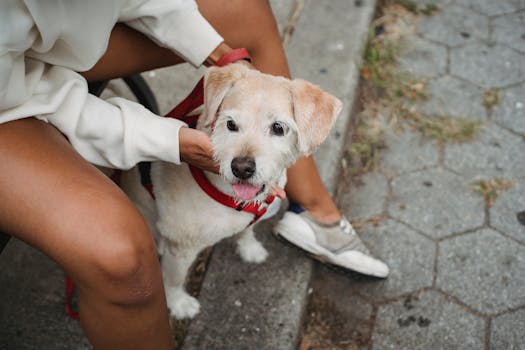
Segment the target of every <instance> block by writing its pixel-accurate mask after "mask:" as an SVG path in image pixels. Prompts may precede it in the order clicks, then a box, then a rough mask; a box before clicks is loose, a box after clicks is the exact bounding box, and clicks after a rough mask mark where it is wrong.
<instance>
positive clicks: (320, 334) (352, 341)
mask: <svg viewBox="0 0 525 350" xmlns="http://www.w3.org/2000/svg"><path fill="white" fill-rule="evenodd" d="M323 294H324V293H323ZM307 318H308V321H307V322H306V325H305V329H304V336H303V338H302V340H301V344H300V346H299V350H343V349H344V350H364V349H368V348H369V346H370V331H369V329H370V328H371V325H370V324H369V323H370V321H364V320H360V319H357V318H354V317H349V316H348V314H346V313H345V312H343V311H341V307H340V305H339V306H338V305H337V303H336V302H334V301H332V300H329V299H327V298H324V297H323V295H321V293H312V295H311V300H310V303H309V305H308V309H307Z"/></svg>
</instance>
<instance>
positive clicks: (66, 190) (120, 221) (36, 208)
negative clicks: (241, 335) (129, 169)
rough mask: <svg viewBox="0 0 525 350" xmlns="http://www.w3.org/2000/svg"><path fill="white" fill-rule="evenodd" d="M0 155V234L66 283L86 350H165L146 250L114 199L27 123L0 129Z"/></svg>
mask: <svg viewBox="0 0 525 350" xmlns="http://www.w3.org/2000/svg"><path fill="white" fill-rule="evenodd" d="M0 149H2V152H0V164H2V172H0V198H2V201H0V230H1V231H4V232H8V233H9V234H11V235H13V236H15V237H17V238H19V239H21V240H23V241H25V242H27V243H28V244H30V245H32V246H33V247H35V248H37V249H39V250H41V251H42V252H44V253H45V254H47V255H48V256H50V257H51V258H52V259H53V260H55V261H56V262H57V263H58V264H60V265H61V266H62V267H63V268H64V270H65V271H66V273H68V274H69V276H70V277H71V278H72V279H73V280H74V281H75V282H76V284H77V286H78V291H79V312H80V321H81V324H82V327H83V329H84V330H85V333H86V335H87V337H88V339H89V340H90V341H91V343H92V344H93V345H94V347H95V348H96V349H169V348H173V347H172V338H171V336H170V328H169V320H168V313H167V307H166V301H165V296H164V290H163V286H162V278H161V273H160V267H159V263H158V260H157V255H156V250H155V247H154V243H153V240H152V237H151V235H150V232H149V230H148V228H147V226H146V224H145V222H144V220H143V218H142V217H141V216H140V214H139V213H138V211H137V210H136V209H135V207H134V206H133V204H132V203H131V202H130V201H129V200H128V199H127V197H126V196H125V195H124V193H122V192H121V191H120V189H119V188H118V187H117V186H115V185H114V184H113V183H112V182H111V181H110V180H109V179H107V178H106V177H105V176H104V175H103V174H102V173H100V172H99V171H98V170H97V169H96V168H95V167H93V166H91V165H90V164H88V163H87V162H86V161H84V160H83V159H82V158H81V157H80V156H79V155H78V154H77V153H76V152H75V151H74V150H73V149H72V147H71V146H70V145H69V143H68V142H67V141H66V139H65V138H64V137H63V136H62V135H61V134H60V133H59V132H58V131H57V130H56V129H55V128H54V127H52V126H51V125H50V124H47V123H44V122H41V121H38V120H36V119H34V118H27V119H22V120H17V121H13V122H9V123H4V124H0Z"/></svg>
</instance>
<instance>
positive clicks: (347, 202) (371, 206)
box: [339, 173, 388, 219]
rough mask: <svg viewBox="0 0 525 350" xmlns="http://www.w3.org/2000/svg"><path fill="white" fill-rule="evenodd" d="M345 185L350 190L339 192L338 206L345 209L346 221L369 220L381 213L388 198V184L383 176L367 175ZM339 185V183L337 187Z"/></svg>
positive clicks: (377, 174)
mask: <svg viewBox="0 0 525 350" xmlns="http://www.w3.org/2000/svg"><path fill="white" fill-rule="evenodd" d="M345 182H346V181H345ZM346 183H347V184H348V185H349V186H350V188H346V189H345V190H344V191H340V193H341V195H340V198H339V205H340V206H341V207H342V208H345V209H346V210H345V214H346V215H347V217H348V219H359V218H369V217H372V216H375V215H378V214H381V213H382V212H383V208H384V205H385V202H386V197H387V196H388V182H387V179H386V177H385V176H384V175H382V174H379V173H367V174H364V175H362V176H360V177H359V178H358V179H356V178H353V179H352V180H351V181H348V182H346ZM341 184H342V182H341V181H340V182H339V186H340V185H341ZM339 190H341V189H339Z"/></svg>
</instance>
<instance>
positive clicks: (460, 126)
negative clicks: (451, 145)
mask: <svg viewBox="0 0 525 350" xmlns="http://www.w3.org/2000/svg"><path fill="white" fill-rule="evenodd" d="M400 117H401V118H402V119H404V120H405V121H407V122H408V124H409V125H410V126H411V127H412V128H413V129H416V130H418V131H419V132H421V133H422V134H423V135H425V136H426V137H429V138H432V139H434V140H436V141H438V142H440V143H446V142H466V141H470V140H472V138H473V137H474V135H475V134H476V133H477V132H478V130H479V128H480V126H481V122H479V121H474V120H469V119H464V118H452V117H449V116H428V115H425V114H422V113H419V112H417V111H414V110H410V109H408V108H406V107H403V108H401V109H400Z"/></svg>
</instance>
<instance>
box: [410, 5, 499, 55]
mask: <svg viewBox="0 0 525 350" xmlns="http://www.w3.org/2000/svg"><path fill="white" fill-rule="evenodd" d="M417 30H418V33H420V34H421V35H423V37H425V38H427V39H430V40H432V41H436V42H439V43H442V44H445V45H448V46H450V47H455V46H461V45H464V44H466V43H470V42H473V41H476V40H479V39H482V40H486V39H488V37H489V21H488V18H487V17H486V16H483V15H479V14H477V13H475V12H472V11H471V10H469V9H467V8H465V7H461V6H454V5H452V6H447V7H445V8H444V9H443V10H442V11H440V12H439V13H437V14H436V15H434V16H430V17H425V18H423V19H422V20H421V21H420V22H419V24H418V29H417Z"/></svg>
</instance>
